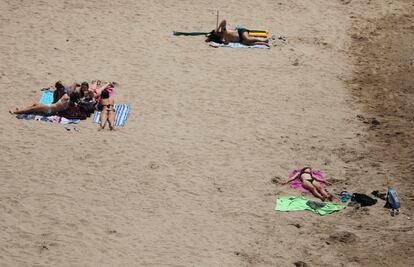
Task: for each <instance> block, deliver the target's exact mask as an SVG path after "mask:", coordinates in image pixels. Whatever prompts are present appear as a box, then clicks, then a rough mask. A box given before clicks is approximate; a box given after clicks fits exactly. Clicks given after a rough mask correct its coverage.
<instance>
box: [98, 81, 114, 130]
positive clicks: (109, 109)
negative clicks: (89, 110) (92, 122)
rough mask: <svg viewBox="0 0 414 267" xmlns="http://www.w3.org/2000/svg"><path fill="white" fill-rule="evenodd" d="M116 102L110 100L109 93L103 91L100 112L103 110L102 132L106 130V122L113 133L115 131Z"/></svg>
mask: <svg viewBox="0 0 414 267" xmlns="http://www.w3.org/2000/svg"><path fill="white" fill-rule="evenodd" d="M114 104H115V102H114V100H113V99H112V98H109V91H108V90H106V89H105V90H103V91H102V93H101V100H100V102H99V110H101V118H100V119H101V125H100V130H103V129H104V128H105V125H106V122H107V121H108V124H109V129H110V130H111V131H113V130H115V127H114V126H115V125H114V123H115V108H114Z"/></svg>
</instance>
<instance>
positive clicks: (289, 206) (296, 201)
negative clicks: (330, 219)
mask: <svg viewBox="0 0 414 267" xmlns="http://www.w3.org/2000/svg"><path fill="white" fill-rule="evenodd" d="M344 208H345V206H343V205H341V204H334V203H330V202H316V201H313V200H309V199H306V198H304V197H302V196H300V197H279V198H278V199H277V200H276V207H275V210H277V211H297V210H309V211H312V212H313V213H316V214H319V215H321V216H324V215H327V214H330V213H332V212H335V211H339V210H341V209H344Z"/></svg>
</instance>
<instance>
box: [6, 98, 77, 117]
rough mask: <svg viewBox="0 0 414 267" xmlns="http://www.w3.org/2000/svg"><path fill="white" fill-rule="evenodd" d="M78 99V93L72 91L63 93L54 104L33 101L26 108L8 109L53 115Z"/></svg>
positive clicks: (14, 111) (18, 112) (20, 112)
mask: <svg viewBox="0 0 414 267" xmlns="http://www.w3.org/2000/svg"><path fill="white" fill-rule="evenodd" d="M78 101H79V93H78V92H72V93H70V96H68V95H67V94H64V95H63V96H62V97H61V98H60V99H59V101H57V102H56V103H54V104H46V105H44V104H39V103H34V104H32V105H31V106H29V107H26V108H22V109H19V108H15V110H9V112H10V113H11V114H29V113H30V114H41V115H47V116H50V115H54V114H57V113H59V112H62V111H64V110H66V109H68V108H69V106H70V105H75V104H76V103H77V102H78Z"/></svg>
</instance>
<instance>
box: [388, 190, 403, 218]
mask: <svg viewBox="0 0 414 267" xmlns="http://www.w3.org/2000/svg"><path fill="white" fill-rule="evenodd" d="M400 206H401V203H400V199H399V198H398V195H397V191H396V190H395V189H394V188H392V187H388V191H387V202H386V203H385V206H384V208H388V209H390V211H391V215H394V214H395V212H396V214H398V213H399V208H400Z"/></svg>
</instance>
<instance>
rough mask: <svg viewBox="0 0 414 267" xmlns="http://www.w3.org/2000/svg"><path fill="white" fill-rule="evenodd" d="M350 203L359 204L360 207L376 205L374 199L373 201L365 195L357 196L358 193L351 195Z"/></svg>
mask: <svg viewBox="0 0 414 267" xmlns="http://www.w3.org/2000/svg"><path fill="white" fill-rule="evenodd" d="M351 201H356V202H358V203H359V204H361V207H365V206H372V205H374V204H375V203H377V200H376V199H373V198H372V197H369V196H367V195H365V194H359V193H353V194H352V198H351Z"/></svg>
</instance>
